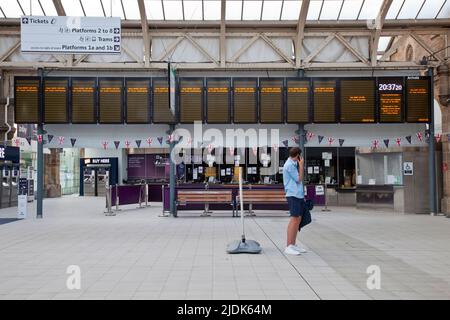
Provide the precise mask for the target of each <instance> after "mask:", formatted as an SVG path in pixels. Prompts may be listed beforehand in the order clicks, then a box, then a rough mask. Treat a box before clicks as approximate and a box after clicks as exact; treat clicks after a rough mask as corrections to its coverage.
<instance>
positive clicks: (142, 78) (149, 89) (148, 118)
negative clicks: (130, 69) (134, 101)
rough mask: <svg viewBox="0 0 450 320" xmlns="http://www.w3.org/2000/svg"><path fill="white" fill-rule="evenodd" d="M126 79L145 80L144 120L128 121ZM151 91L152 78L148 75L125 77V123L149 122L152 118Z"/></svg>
mask: <svg viewBox="0 0 450 320" xmlns="http://www.w3.org/2000/svg"><path fill="white" fill-rule="evenodd" d="M128 81H147V117H146V119H145V121H141V122H133V121H132V122H128ZM151 92H152V79H151V78H149V77H127V78H125V80H124V86H123V94H124V99H123V100H124V106H123V109H124V122H125V123H126V124H149V123H151V119H152V111H151V108H152V101H151V97H152V95H151Z"/></svg>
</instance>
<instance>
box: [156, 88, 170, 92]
mask: <svg viewBox="0 0 450 320" xmlns="http://www.w3.org/2000/svg"><path fill="white" fill-rule="evenodd" d="M154 92H155V93H168V92H169V88H167V87H156V88H155V89H154Z"/></svg>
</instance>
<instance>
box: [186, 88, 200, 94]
mask: <svg viewBox="0 0 450 320" xmlns="http://www.w3.org/2000/svg"><path fill="white" fill-rule="evenodd" d="M181 93H202V89H201V88H198V87H184V88H181Z"/></svg>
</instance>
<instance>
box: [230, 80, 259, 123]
mask: <svg viewBox="0 0 450 320" xmlns="http://www.w3.org/2000/svg"><path fill="white" fill-rule="evenodd" d="M233 87H234V90H233V97H234V99H233V100H234V104H233V113H234V117H233V121H234V122H235V123H254V122H257V114H256V79H238V78H236V79H234V80H233Z"/></svg>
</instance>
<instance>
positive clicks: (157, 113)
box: [152, 79, 176, 123]
mask: <svg viewBox="0 0 450 320" xmlns="http://www.w3.org/2000/svg"><path fill="white" fill-rule="evenodd" d="M167 81H168V80H167V79H153V85H152V89H153V96H152V103H153V108H152V110H153V122H154V123H174V122H175V121H176V119H175V117H174V116H173V115H172V113H171V112H170V108H169V83H168V82H167Z"/></svg>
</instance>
